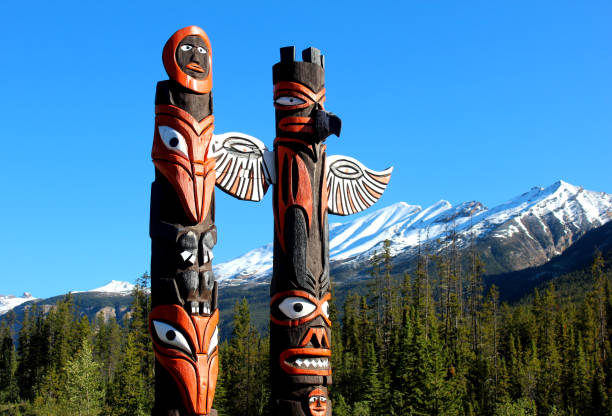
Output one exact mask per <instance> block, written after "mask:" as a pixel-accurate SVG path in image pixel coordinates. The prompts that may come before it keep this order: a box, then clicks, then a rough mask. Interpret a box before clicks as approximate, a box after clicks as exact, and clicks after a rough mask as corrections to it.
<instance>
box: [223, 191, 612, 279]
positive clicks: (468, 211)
mask: <svg viewBox="0 0 612 416" xmlns="http://www.w3.org/2000/svg"><path fill="white" fill-rule="evenodd" d="M610 219H612V195H610V194H606V193H604V192H594V191H587V190H584V189H583V188H581V187H577V186H574V185H571V184H568V183H566V182H563V181H558V182H556V183H554V184H552V185H550V186H549V187H547V188H540V187H534V188H532V189H531V190H529V191H528V192H525V193H524V194H522V195H519V196H517V197H515V198H512V199H510V200H509V201H507V202H504V203H502V204H500V205H498V206H496V207H493V208H490V209H489V208H486V207H485V206H484V205H482V204H481V203H479V202H476V201H471V202H464V203H461V204H459V205H457V206H455V207H453V206H452V205H451V204H450V203H449V202H448V201H444V200H441V201H439V202H437V203H435V204H433V205H431V206H429V207H427V208H425V209H423V208H422V207H420V206H418V205H410V204H407V203H405V202H398V203H396V204H393V205H391V206H388V207H385V208H381V209H379V210H376V211H373V212H370V213H366V214H365V215H362V216H360V217H358V218H356V219H354V220H353V221H350V222H346V223H334V224H330V226H329V239H330V260H331V261H332V267H333V262H335V261H343V262H352V261H363V260H364V259H365V258H369V257H370V256H371V255H372V253H373V251H374V250H375V249H377V248H380V246H381V245H382V242H383V241H384V240H387V239H389V240H391V253H392V255H397V254H400V253H402V252H404V251H407V250H410V249H414V248H415V247H417V246H418V245H419V244H425V243H428V242H433V241H436V240H437V239H439V238H440V237H442V236H443V235H445V234H446V233H448V232H449V231H450V230H451V229H454V230H455V232H456V233H457V244H458V245H459V247H461V246H462V245H463V246H465V245H466V244H468V242H469V241H470V240H472V239H474V240H478V239H482V238H484V237H492V238H494V239H497V240H500V241H501V240H508V239H511V238H512V237H513V236H515V235H517V234H520V235H524V236H525V238H527V239H532V240H533V241H534V243H533V244H536V243H537V248H538V249H540V248H542V246H546V247H545V249H546V250H548V251H550V250H552V252H551V253H548V252H546V255H545V257H550V254H559V252H560V250H562V249H564V248H566V247H567V246H569V244H571V243H572V242H573V239H575V238H577V237H579V236H580V235H582V234H583V233H584V232H586V231H588V230H589V229H591V228H595V227H598V226H601V225H603V224H605V223H606V222H608V221H610ZM576 231H580V232H577V233H575V232H576ZM574 233H575V234H576V235H574ZM549 240H550V241H549ZM548 246H551V247H548ZM272 250H273V246H272V244H271V243H270V244H267V245H265V246H263V247H260V248H257V249H255V250H251V251H249V252H248V253H245V254H244V255H242V256H240V257H237V258H235V259H233V260H231V261H228V262H225V263H220V264H218V265H216V266H215V268H214V271H215V275H216V277H217V278H218V280H219V281H220V282H221V283H222V284H231V285H237V284H242V283H246V282H263V281H267V279H268V278H269V277H270V274H271V271H272ZM546 250H545V251H546ZM540 254H541V253H540ZM541 255H543V254H541ZM544 260H545V259H544Z"/></svg>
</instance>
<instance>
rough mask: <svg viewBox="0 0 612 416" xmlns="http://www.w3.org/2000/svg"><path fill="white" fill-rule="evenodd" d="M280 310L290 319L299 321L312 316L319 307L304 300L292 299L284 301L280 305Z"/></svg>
mask: <svg viewBox="0 0 612 416" xmlns="http://www.w3.org/2000/svg"><path fill="white" fill-rule="evenodd" d="M278 309H280V310H281V312H282V313H284V314H285V315H286V316H287V317H288V318H290V319H298V318H302V317H304V316H307V315H310V314H311V313H312V312H313V311H314V310H315V309H317V305H315V304H314V303H312V302H310V301H309V300H306V299H304V298H298V297H291V298H287V299H285V300H284V301H282V302H281V303H280V305H278Z"/></svg>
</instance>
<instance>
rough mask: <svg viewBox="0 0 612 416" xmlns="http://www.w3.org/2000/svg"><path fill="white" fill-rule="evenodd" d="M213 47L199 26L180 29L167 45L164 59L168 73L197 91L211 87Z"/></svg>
mask: <svg viewBox="0 0 612 416" xmlns="http://www.w3.org/2000/svg"><path fill="white" fill-rule="evenodd" d="M211 55H212V49H211V47H210V41H209V40H208V36H207V35H206V33H205V32H204V31H203V30H202V29H201V28H199V27H197V26H187V27H185V28H183V29H181V30H179V31H177V32H176V33H175V34H174V35H172V37H170V39H168V42H166V45H165V46H164V51H163V53H162V60H163V61H164V68H165V69H166V72H167V73H168V76H169V77H170V78H171V79H173V80H174V81H176V82H178V83H179V84H181V85H182V86H183V87H185V88H188V89H190V90H192V91H194V92H196V93H199V94H204V93H208V92H210V90H211V89H212V56H211Z"/></svg>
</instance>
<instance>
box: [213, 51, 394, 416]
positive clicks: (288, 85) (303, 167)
mask: <svg viewBox="0 0 612 416" xmlns="http://www.w3.org/2000/svg"><path fill="white" fill-rule="evenodd" d="M272 72H273V82H274V107H275V112H276V139H275V140H274V150H273V151H268V149H267V148H266V147H265V146H264V145H263V143H262V142H260V141H259V140H257V139H255V138H252V137H250V136H247V137H245V140H246V141H245V142H243V141H241V140H239V138H240V137H239V136H238V135H237V134H229V135H230V136H232V135H233V137H234V138H233V139H231V140H230V138H231V137H230V136H228V137H226V138H225V141H224V144H223V145H222V144H220V143H219V144H216V145H215V149H218V151H220V152H221V153H220V154H218V155H217V165H216V169H217V185H218V186H219V187H220V188H221V189H223V190H224V191H225V192H227V193H229V194H231V195H233V196H235V197H237V198H240V199H247V200H254V201H257V200H259V199H261V197H262V196H263V193H265V190H266V189H267V186H268V184H272V185H274V192H273V211H274V267H273V275H272V282H271V286H270V295H271V300H270V367H271V368H270V371H271V377H270V379H271V392H272V397H271V400H272V406H271V407H272V414H273V415H283V416H330V415H331V414H332V406H331V402H330V401H329V400H328V392H327V386H329V385H330V384H331V382H332V368H331V365H330V357H331V342H330V341H331V330H330V327H331V322H330V320H329V304H328V302H329V300H330V297H331V294H330V278H329V235H328V221H327V215H328V213H332V214H337V215H350V214H354V213H357V212H360V211H363V210H364V209H366V208H368V207H370V206H371V205H373V204H374V203H375V202H376V201H377V200H378V199H379V198H380V197H381V196H382V193H383V192H384V190H385V188H386V187H387V184H388V183H389V179H390V177H391V171H392V168H389V169H386V170H384V171H381V172H376V171H373V170H371V169H368V168H367V167H365V166H364V165H363V164H362V163H360V162H359V161H357V160H355V159H353V158H351V157H347V156H330V157H329V158H328V157H327V156H326V151H325V150H326V146H325V144H324V143H323V142H324V141H325V139H326V138H327V137H329V136H330V135H332V134H333V135H336V136H339V135H340V130H341V126H342V123H341V121H340V118H339V117H337V116H336V115H334V114H332V113H329V112H327V111H325V107H324V103H325V98H326V97H325V94H326V92H325V60H324V57H323V56H322V55H321V53H320V52H319V50H318V49H316V48H308V49H306V50H304V51H303V52H302V61H296V60H295V48H293V47H287V48H281V60H280V62H279V63H277V64H276V65H274V67H273V69H272Z"/></svg>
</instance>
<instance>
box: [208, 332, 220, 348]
mask: <svg viewBox="0 0 612 416" xmlns="http://www.w3.org/2000/svg"><path fill="white" fill-rule="evenodd" d="M218 343H219V327H216V328H215V332H213V334H212V337H210V343H209V344H208V355H210V354H211V353H212V352H213V350H214V349H215V347H216V346H217V344H218Z"/></svg>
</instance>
